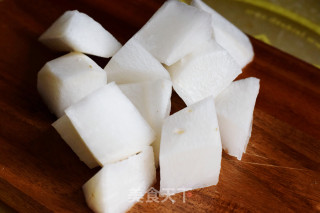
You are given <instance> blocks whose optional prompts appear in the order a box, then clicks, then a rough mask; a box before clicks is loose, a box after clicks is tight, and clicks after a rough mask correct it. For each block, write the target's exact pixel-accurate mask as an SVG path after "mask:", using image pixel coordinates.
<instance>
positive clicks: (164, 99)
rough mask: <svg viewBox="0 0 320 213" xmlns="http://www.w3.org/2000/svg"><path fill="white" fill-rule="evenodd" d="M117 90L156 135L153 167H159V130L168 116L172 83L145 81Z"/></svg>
mask: <svg viewBox="0 0 320 213" xmlns="http://www.w3.org/2000/svg"><path fill="white" fill-rule="evenodd" d="M119 88H120V89H121V90H122V92H123V93H124V94H125V95H126V96H127V97H128V98H129V100H130V101H131V102H132V103H133V104H134V105H135V106H136V107H137V109H138V110H139V112H140V113H141V115H142V116H143V117H144V118H145V119H146V121H147V122H148V123H149V124H150V126H151V127H152V129H153V130H154V131H155V133H156V140H155V141H154V142H153V143H152V146H153V151H154V157H155V158H154V160H155V165H156V167H158V165H159V149H160V137H161V128H162V124H163V121H164V119H165V118H167V117H168V116H169V114H170V109H171V101H170V98H171V93H172V83H171V81H168V80H157V81H146V82H140V83H133V84H121V85H119Z"/></svg>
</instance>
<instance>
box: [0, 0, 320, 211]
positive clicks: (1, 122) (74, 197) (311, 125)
mask: <svg viewBox="0 0 320 213" xmlns="http://www.w3.org/2000/svg"><path fill="white" fill-rule="evenodd" d="M162 2H163V0H152V1H151V0H137V1H130V0H121V1H111V0H109V1H104V0H91V1H89V0H79V1H63V0H48V1H44V0H43V1H36V0H19V1H18V0H16V1H15V0H0V29H1V30H0V47H1V48H0V50H1V51H0V200H2V201H3V202H5V203H6V204H8V205H9V206H11V207H13V208H14V209H16V210H18V211H20V212H52V211H54V212H90V210H89V208H88V207H87V205H86V203H85V200H84V197H83V194H82V191H81V186H82V184H84V183H85V182H86V181H87V180H88V179H89V178H90V177H91V176H93V175H94V174H95V173H96V172H97V171H98V169H93V170H90V169H89V168H87V167H86V166H85V165H84V164H83V163H81V162H80V161H79V160H78V158H77V156H76V155H75V154H74V153H73V152H72V151H71V149H70V148H69V147H68V146H67V145H66V144H65V143H64V142H63V140H62V139H61V138H60V137H59V135H58V134H57V133H56V132H55V131H54V129H53V128H52V127H51V125H50V124H51V123H52V122H53V121H55V117H54V116H53V115H52V114H50V113H49V111H48V110H47V108H46V106H45V105H44V104H43V102H42V100H41V98H40V97H39V95H38V93H37V90H36V76H37V72H38V71H39V70H40V68H41V67H42V66H43V65H44V64H45V62H46V61H48V60H51V59H54V58H55V57H58V56H60V55H62V53H54V52H52V51H51V50H49V49H47V48H46V47H44V46H43V45H41V44H40V43H39V42H38V41H37V38H38V37H39V36H40V34H41V33H42V32H43V31H44V30H45V29H46V28H48V27H49V26H50V24H51V23H52V22H53V21H54V20H55V19H56V18H58V17H59V16H60V15H61V14H62V13H63V12H64V11H66V10H70V9H78V10H80V11H82V12H85V13H87V14H88V15H90V16H91V17H93V18H94V19H96V20H97V21H98V22H100V23H101V24H102V25H103V26H104V27H105V28H106V29H108V30H109V31H110V32H111V33H112V34H113V35H114V36H115V37H116V38H118V39H119V41H120V42H122V43H125V42H126V41H127V40H128V39H129V38H130V37H131V36H132V35H133V34H134V33H135V32H136V31H137V30H139V28H140V27H141V26H143V24H144V23H145V22H146V21H147V20H148V19H149V18H150V17H151V15H152V14H153V13H154V12H155V11H156V10H157V8H159V7H160V5H161V4H162ZM190 18H192V17H190ZM252 43H253V46H254V50H255V54H256V56H255V58H254V61H253V62H252V63H251V64H250V65H248V66H247V67H246V68H245V69H244V71H243V74H242V75H241V76H240V78H244V77H248V76H255V77H257V78H260V79H261V89H260V94H259V96H258V99H257V103H256V108H255V111H254V122H253V130H252V137H251V140H250V143H249V146H248V149H247V153H246V154H245V155H244V157H243V159H242V161H238V160H236V159H235V158H233V157H230V156H228V155H226V154H225V153H223V159H222V169H221V173H220V181H219V183H218V185H217V186H212V187H208V188H204V189H198V190H193V191H191V192H189V193H187V194H186V195H185V201H183V194H178V195H175V196H172V199H173V200H175V201H176V202H175V203H174V204H172V203H171V202H170V200H167V201H166V202H159V203H157V202H150V203H147V202H146V200H147V197H146V196H145V197H144V199H143V200H142V202H141V203H139V204H137V205H135V206H134V207H133V208H132V210H131V212H317V211H318V212H319V211H320V70H318V69H316V68H314V67H312V66H310V65H308V64H306V63H304V62H302V61H300V60H298V59H296V58H293V57H291V56H289V55H287V54H284V53H282V52H280V51H278V50H276V49H274V48H272V47H270V46H266V45H265V44H263V43H261V42H259V41H257V40H254V39H252ZM94 59H95V60H96V61H97V62H98V63H99V64H100V65H101V66H105V64H106V63H107V60H105V59H99V58H94ZM183 107H184V104H183V102H182V101H181V100H180V99H179V98H178V96H177V95H176V94H173V97H172V112H175V111H177V110H179V109H181V108H183ZM230 134H232V133H230ZM190 173H192V171H190ZM157 187H159V186H158V185H156V186H155V188H157ZM160 200H161V199H160Z"/></svg>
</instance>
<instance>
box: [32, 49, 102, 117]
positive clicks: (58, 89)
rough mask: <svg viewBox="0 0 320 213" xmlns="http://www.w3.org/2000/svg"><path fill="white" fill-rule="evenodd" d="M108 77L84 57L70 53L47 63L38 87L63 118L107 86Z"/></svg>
mask: <svg viewBox="0 0 320 213" xmlns="http://www.w3.org/2000/svg"><path fill="white" fill-rule="evenodd" d="M106 82H107V75H106V73H105V72H104V70H103V69H101V68H100V67H99V66H98V65H97V64H96V63H95V62H94V61H93V60H91V59H90V58H89V57H88V56H86V55H84V54H81V53H69V54H67V55H64V56H61V57H59V58H57V59H54V60H52V61H49V62H47V63H46V64H45V65H44V67H42V69H41V70H40V71H39V73H38V82H37V84H38V85H37V87H38V91H39V93H40V95H41V96H42V98H43V100H44V101H45V103H46V104H47V105H48V107H49V109H50V110H51V111H52V112H53V113H54V114H56V116H57V117H61V116H62V115H63V114H64V110H65V109H66V108H68V107H69V106H71V105H72V104H74V103H76V102H78V101H79V100H81V99H82V98H83V97H85V96H87V95H89V94H90V93H91V92H93V91H94V90H96V89H98V88H100V87H102V86H103V85H106Z"/></svg>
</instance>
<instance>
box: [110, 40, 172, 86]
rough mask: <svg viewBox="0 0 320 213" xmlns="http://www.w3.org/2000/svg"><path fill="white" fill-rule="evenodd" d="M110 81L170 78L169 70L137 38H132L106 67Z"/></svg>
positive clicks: (124, 82) (119, 82)
mask: <svg viewBox="0 0 320 213" xmlns="http://www.w3.org/2000/svg"><path fill="white" fill-rule="evenodd" d="M104 69H105V71H106V72H107V74H108V81H109V82H112V81H115V82H116V83H118V84H127V83H134V82H141V81H150V80H157V79H170V75H169V73H168V71H167V70H166V69H165V68H164V67H163V66H162V64H161V63H160V62H159V61H158V60H157V59H155V58H154V57H153V56H152V55H151V54H150V53H149V52H148V51H147V50H145V48H144V47H143V46H141V44H140V43H139V42H137V41H136V39H134V38H132V39H130V40H129V41H128V42H127V43H126V44H125V45H124V46H123V47H122V48H121V49H120V50H119V51H118V52H117V53H116V54H115V55H114V56H113V57H112V58H111V60H110V61H109V63H108V64H107V66H106V67H105V68H104Z"/></svg>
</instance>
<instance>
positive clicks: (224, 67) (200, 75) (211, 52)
mask: <svg viewBox="0 0 320 213" xmlns="http://www.w3.org/2000/svg"><path fill="white" fill-rule="evenodd" d="M168 70H169V72H170V75H171V79H172V83H173V88H174V90H175V91H176V92H177V94H178V95H179V96H180V97H181V98H182V99H183V101H184V102H185V103H186V104H187V105H188V106H189V105H191V104H193V103H195V102H197V101H200V100H202V99H204V98H206V97H208V96H211V95H212V96H214V97H216V96H217V95H218V94H219V93H220V92H221V91H223V90H224V89H225V88H227V87H228V86H229V84H230V83H231V82H232V81H233V80H234V79H235V78H236V77H237V76H238V75H239V74H240V73H241V68H240V67H239V65H238V64H237V62H235V60H234V59H233V58H232V57H231V56H230V55H229V54H228V52H227V51H226V50H224V49H223V48H222V47H220V46H219V45H218V44H217V43H216V42H215V41H214V40H211V41H210V42H207V43H205V44H204V45H203V46H202V47H201V48H199V49H197V50H196V51H194V52H192V53H191V54H189V55H187V56H186V57H184V58H183V59H181V60H180V61H179V62H177V63H175V64H174V65H172V66H170V67H168Z"/></svg>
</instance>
